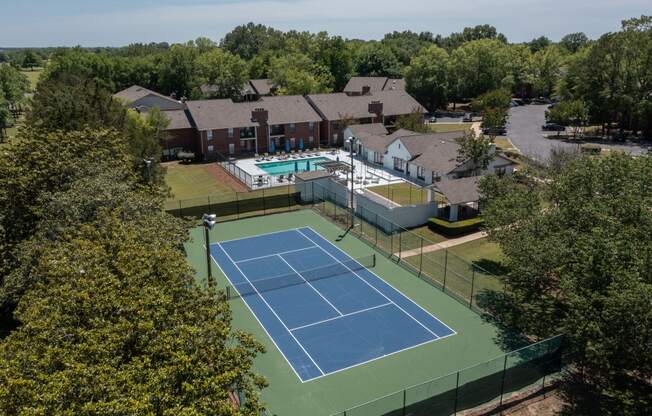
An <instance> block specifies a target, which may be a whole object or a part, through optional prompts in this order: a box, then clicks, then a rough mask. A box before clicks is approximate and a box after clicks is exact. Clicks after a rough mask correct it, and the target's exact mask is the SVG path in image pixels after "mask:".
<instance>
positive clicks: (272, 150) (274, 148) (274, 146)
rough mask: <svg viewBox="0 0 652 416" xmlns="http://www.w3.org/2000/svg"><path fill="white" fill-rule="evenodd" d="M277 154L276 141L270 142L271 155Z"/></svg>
mask: <svg viewBox="0 0 652 416" xmlns="http://www.w3.org/2000/svg"><path fill="white" fill-rule="evenodd" d="M274 152H276V143H274V140H272V141H271V142H269V153H274Z"/></svg>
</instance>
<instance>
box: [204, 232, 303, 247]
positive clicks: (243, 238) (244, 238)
mask: <svg viewBox="0 0 652 416" xmlns="http://www.w3.org/2000/svg"><path fill="white" fill-rule="evenodd" d="M288 231H299V228H287V229H285V230H281V231H272V232H269V233H263V234H256V235H250V236H247V237H240V238H234V239H232V240H222V241H220V242H219V243H220V244H224V243H230V242H232V241H240V240H247V239H250V238H256V237H262V236H265V235H274V234H281V233H287V232H288ZM213 244H217V243H213Z"/></svg>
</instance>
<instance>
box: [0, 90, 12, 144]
mask: <svg viewBox="0 0 652 416" xmlns="http://www.w3.org/2000/svg"><path fill="white" fill-rule="evenodd" d="M10 120H11V113H10V112H9V103H8V102H7V101H6V100H5V99H4V97H2V96H0V138H4V137H6V135H7V128H8V127H9V126H10V124H9V121H10Z"/></svg>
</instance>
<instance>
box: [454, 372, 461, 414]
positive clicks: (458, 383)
mask: <svg viewBox="0 0 652 416" xmlns="http://www.w3.org/2000/svg"><path fill="white" fill-rule="evenodd" d="M459 393H460V372H459V371H458V372H457V381H455V405H454V407H453V414H454V415H456V414H457V396H458V395H459Z"/></svg>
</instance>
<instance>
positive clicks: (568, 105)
mask: <svg viewBox="0 0 652 416" xmlns="http://www.w3.org/2000/svg"><path fill="white" fill-rule="evenodd" d="M588 119H589V112H588V109H587V108H586V104H585V103H584V101H582V100H573V101H561V102H559V103H557V104H556V105H555V106H554V107H553V108H551V109H550V110H548V111H546V120H547V121H548V122H550V123H557V124H560V125H562V126H570V127H571V129H572V134H573V137H576V136H577V133H578V132H579V129H580V128H581V127H582V126H585V125H586V123H587V121H588ZM557 135H559V131H558V132H557Z"/></svg>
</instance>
